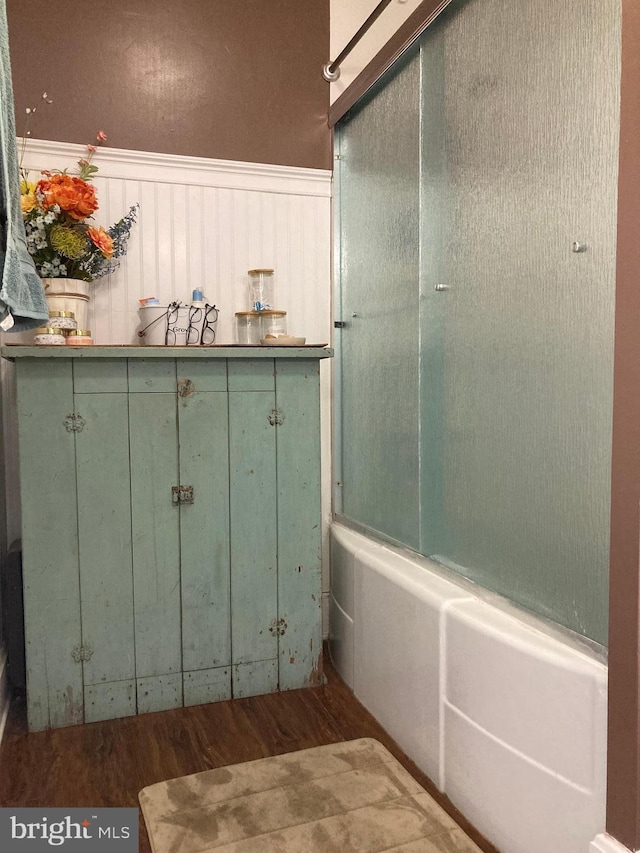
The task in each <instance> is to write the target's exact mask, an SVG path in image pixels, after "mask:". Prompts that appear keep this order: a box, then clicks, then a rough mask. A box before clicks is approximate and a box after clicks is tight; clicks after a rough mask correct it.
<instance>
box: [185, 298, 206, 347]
mask: <svg viewBox="0 0 640 853" xmlns="http://www.w3.org/2000/svg"><path fill="white" fill-rule="evenodd" d="M203 314H204V312H203V310H202V308H196V307H194V306H193V305H192V306H191V308H189V326H188V328H187V343H188V344H199V343H201V341H200V338H201V337H202V322H203Z"/></svg>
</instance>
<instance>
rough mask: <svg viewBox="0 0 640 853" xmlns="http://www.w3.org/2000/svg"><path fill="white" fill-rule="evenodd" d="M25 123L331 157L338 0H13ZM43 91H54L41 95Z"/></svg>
mask: <svg viewBox="0 0 640 853" xmlns="http://www.w3.org/2000/svg"><path fill="white" fill-rule="evenodd" d="M7 12H8V19H9V36H10V50H11V61H12V67H13V78H14V90H15V100H16V123H17V128H18V133H22V132H23V125H24V115H25V109H26V108H27V107H31V106H37V107H38V109H37V112H36V114H35V117H34V120H33V123H32V136H33V137H34V138H37V139H52V140H58V141H63V142H78V143H86V142H90V141H91V140H92V138H93V136H94V135H95V132H96V131H97V130H99V129H103V130H104V131H105V132H106V133H107V136H108V142H107V145H109V146H112V147H114V148H131V149H135V150H141V151H156V152H160V153H166V154H185V155H192V156H197V157H217V158H221V159H225V160H246V161H249V162H258V163H275V164H280V165H288V166H308V167H314V168H324V169H328V168H330V165H331V164H330V135H329V130H328V128H327V111H328V107H329V84H328V83H326V82H325V81H324V80H323V79H322V66H323V65H324V64H325V62H327V61H328V58H329V0H224V2H223V0H133V2H132V0H108V2H107V3H105V4H103V6H102V7H100V6H99V5H98V6H96V5H94V6H91V5H90V4H89V5H87V4H82V3H79V2H78V0H55V2H54V3H52V2H51V0H7ZM45 91H46V92H47V93H48V94H49V96H50V97H51V98H52V99H53V101H54V103H53V104H51V105H50V106H47V105H45V104H43V102H42V100H41V96H42V93H43V92H45Z"/></svg>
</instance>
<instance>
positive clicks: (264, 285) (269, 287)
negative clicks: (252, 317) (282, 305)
mask: <svg viewBox="0 0 640 853" xmlns="http://www.w3.org/2000/svg"><path fill="white" fill-rule="evenodd" d="M274 294H275V274H274V270H272V269H256V270H249V304H250V306H251V310H252V311H267V310H268V309H270V308H273V304H274Z"/></svg>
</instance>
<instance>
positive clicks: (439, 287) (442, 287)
mask: <svg viewBox="0 0 640 853" xmlns="http://www.w3.org/2000/svg"><path fill="white" fill-rule="evenodd" d="M449 289H450V288H449V285H448V284H436V290H437V291H441V290H449Z"/></svg>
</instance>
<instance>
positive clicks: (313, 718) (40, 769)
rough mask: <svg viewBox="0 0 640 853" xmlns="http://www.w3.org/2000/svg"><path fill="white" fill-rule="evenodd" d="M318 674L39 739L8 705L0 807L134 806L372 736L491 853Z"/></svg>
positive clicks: (347, 696) (18, 707)
mask: <svg viewBox="0 0 640 853" xmlns="http://www.w3.org/2000/svg"><path fill="white" fill-rule="evenodd" d="M326 657H327V656H326V655H325V658H326ZM325 674H326V676H327V684H326V685H325V686H323V687H316V688H311V689H307V690H292V691H289V692H286V693H276V694H271V695H268V696H255V697H252V698H249V699H234V700H232V701H229V702H217V703H215V704H211V705H199V706H196V707H193V708H179V709H176V710H174V711H162V712H159V713H155V714H143V715H140V716H138V717H126V718H124V719H121V720H108V721H105V722H100V723H91V724H89V725H84V726H73V727H71V728H66V729H56V730H52V731H46V732H34V733H28V732H27V726H26V713H25V708H24V705H23V704H21V703H18V702H14V703H12V708H11V711H10V713H9V719H8V721H7V728H6V731H5V736H4V740H3V742H2V746H1V747H0V806H3V807H12V806H13V807H15V806H25V807H27V806H33V807H56V806H58V807H61V808H71V807H85V806H86V807H92V806H93V807H109V806H111V807H114V806H135V807H137V806H138V792H139V791H140V789H141V788H144V787H145V786H146V785H151V784H152V783H153V782H160V781H162V780H164V779H172V778H175V777H176V776H185V775H187V774H189V773H197V772H199V771H201V770H209V769H211V768H214V767H223V766H224V765H227V764H237V763H239V762H242V761H251V760H253V759H255V758H265V757H267V756H270V755H279V754H281V753H284V752H292V751H293V750H297V749H306V748H307V747H311V746H321V745H322V744H327V743H336V742H339V741H344V740H351V739H353V738H359V737H373V738H376V739H377V740H379V741H380V742H381V743H383V744H384V745H385V746H386V747H387V749H389V751H390V752H392V753H393V755H395V756H396V758H397V759H398V760H399V761H400V762H401V763H402V764H403V765H404V766H405V767H406V768H407V770H408V771H409V772H410V773H411V774H412V775H413V776H414V777H415V778H416V779H417V781H418V782H419V783H420V784H421V785H423V787H424V788H426V789H427V791H428V792H429V793H430V794H431V795H432V796H433V797H434V799H436V800H437V801H438V802H439V803H440V804H441V805H442V806H443V807H444V808H445V809H446V810H447V811H448V812H449V813H450V814H451V816H452V817H453V819H454V820H455V821H456V822H457V823H458V824H459V825H460V826H461V827H462V828H463V829H464V830H465V831H466V832H467V834H468V835H469V836H470V837H471V838H472V839H473V840H474V841H475V842H476V844H478V846H480V847H481V848H482V849H483V850H485V851H487V853H497V851H496V850H495V848H494V847H492V846H491V845H490V844H488V843H487V842H486V841H485V840H484V839H483V838H482V837H481V836H479V835H478V833H477V832H475V831H474V829H473V828H472V827H470V826H469V824H468V823H467V822H466V821H465V820H464V818H463V817H462V815H461V814H460V813H459V812H458V811H457V810H456V809H455V807H454V806H453V805H452V804H451V803H450V802H449V800H447V798H446V797H443V796H442V795H441V794H440V793H439V792H438V791H437V790H436V789H435V788H434V786H433V785H432V784H431V782H430V781H429V779H428V778H427V777H426V776H425V775H424V774H423V773H421V772H420V771H419V770H418V768H417V767H416V766H415V765H414V764H413V762H411V761H410V760H409V759H408V758H407V756H406V755H405V754H404V753H403V752H402V750H400V748H399V747H398V746H397V744H396V743H395V742H394V741H393V740H391V738H390V737H389V736H388V735H387V734H386V732H385V731H384V729H382V727H381V726H380V725H379V724H378V723H377V722H376V721H375V719H374V718H373V717H372V716H371V715H370V714H369V713H368V712H367V711H366V710H365V709H364V708H363V707H362V705H361V704H360V703H359V702H358V701H357V700H356V699H355V698H354V696H353V694H352V693H351V691H350V690H349V688H348V687H347V686H346V685H345V684H344V683H343V682H342V680H341V679H340V677H339V676H338V675H337V673H336V671H335V670H334V669H333V667H332V666H331V664H326V665H325ZM140 823H141V828H140V851H141V853H150V847H149V840H148V838H147V833H146V830H145V828H144V822H143V821H142V818H141V820H140ZM301 853H303V851H301ZM345 853H349V851H345Z"/></svg>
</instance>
